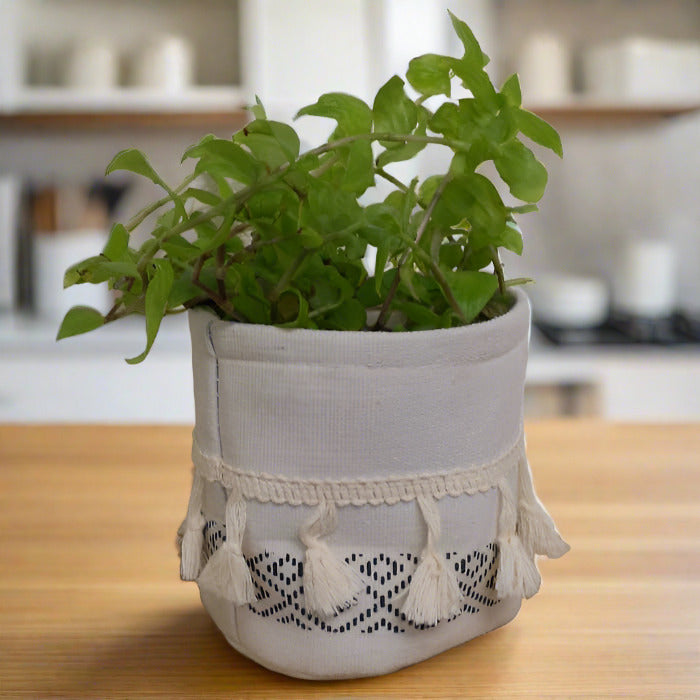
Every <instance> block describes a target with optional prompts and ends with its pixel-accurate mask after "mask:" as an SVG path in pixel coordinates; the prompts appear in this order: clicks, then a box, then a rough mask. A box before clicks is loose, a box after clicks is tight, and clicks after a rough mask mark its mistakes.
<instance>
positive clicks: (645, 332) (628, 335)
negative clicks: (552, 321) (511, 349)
mask: <svg viewBox="0 0 700 700" xmlns="http://www.w3.org/2000/svg"><path fill="white" fill-rule="evenodd" d="M534 325H535V326H536V327H537V328H538V329H539V331H540V332H541V333H542V335H543V336H544V337H545V338H546V339H547V340H549V341H550V342H551V343H553V344H554V345H654V346H672V345H693V344H698V345H700V317H691V316H688V315H686V314H682V313H677V314H674V315H673V316H670V317H668V318H662V319H648V318H637V317H624V316H611V317H610V318H609V319H608V320H607V321H606V322H605V323H603V324H602V325H600V326H596V327H594V328H559V327H556V326H551V325H548V324H545V323H540V322H538V321H535V322H534Z"/></svg>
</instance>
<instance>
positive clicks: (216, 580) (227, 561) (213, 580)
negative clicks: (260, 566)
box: [197, 491, 255, 605]
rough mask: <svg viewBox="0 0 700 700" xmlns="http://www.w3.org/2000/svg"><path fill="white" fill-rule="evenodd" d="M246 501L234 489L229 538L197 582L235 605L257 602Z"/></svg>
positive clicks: (230, 501)
mask: <svg viewBox="0 0 700 700" xmlns="http://www.w3.org/2000/svg"><path fill="white" fill-rule="evenodd" d="M245 521H246V505H245V501H244V500H243V498H241V496H240V494H239V493H236V492H235V491H231V493H230V494H229V497H228V500H227V501H226V540H225V541H224V543H223V544H222V545H221V547H219V549H217V550H216V552H215V553H214V554H213V555H212V557H211V558H210V559H209V561H208V562H207V564H206V566H205V567H204V570H203V571H202V573H201V574H200V576H199V578H198V579H197V582H198V583H199V585H200V586H202V588H205V589H207V590H210V591H212V592H213V593H216V594H217V595H219V596H221V597H222V598H225V599H226V600H230V601H231V602H232V603H234V604H235V605H244V604H245V603H254V602H255V586H254V585H253V579H252V578H251V575H250V570H249V569H248V564H247V563H246V560H245V557H244V556H243V549H242V546H243V534H244V531H245Z"/></svg>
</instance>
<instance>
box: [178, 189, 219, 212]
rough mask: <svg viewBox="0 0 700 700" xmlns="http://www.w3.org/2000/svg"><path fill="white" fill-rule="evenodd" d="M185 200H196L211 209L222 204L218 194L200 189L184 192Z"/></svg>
mask: <svg viewBox="0 0 700 700" xmlns="http://www.w3.org/2000/svg"><path fill="white" fill-rule="evenodd" d="M182 196H183V199H196V200H197V201H198V202H201V203H202V204H206V205H208V206H210V207H215V206H217V205H218V204H221V197H220V196H219V195H218V194H214V193H213V192H209V190H202V189H200V188H198V187H188V188H187V189H186V190H185V191H184V192H183V195H182Z"/></svg>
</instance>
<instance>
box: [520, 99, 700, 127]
mask: <svg viewBox="0 0 700 700" xmlns="http://www.w3.org/2000/svg"><path fill="white" fill-rule="evenodd" d="M525 106H526V108H527V109H529V110H530V111H532V112H535V113H536V114H539V115H540V116H541V117H543V118H544V119H547V120H561V119H566V120H577V121H586V122H604V121H626V122H634V121H650V120H658V119H665V118H669V117H677V116H681V115H683V114H691V113H693V112H699V111H700V98H698V99H690V98H689V99H687V100H682V101H680V100H619V101H611V100H600V99H596V98H592V97H587V96H572V97H570V98H568V99H566V100H563V101H558V102H541V103H533V104H528V105H525Z"/></svg>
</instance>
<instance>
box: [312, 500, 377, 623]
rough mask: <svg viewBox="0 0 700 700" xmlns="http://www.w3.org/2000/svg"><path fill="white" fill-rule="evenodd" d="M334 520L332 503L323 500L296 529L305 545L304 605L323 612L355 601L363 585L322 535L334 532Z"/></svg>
mask: <svg viewBox="0 0 700 700" xmlns="http://www.w3.org/2000/svg"><path fill="white" fill-rule="evenodd" d="M337 524H338V514H337V512H336V508H335V504H334V503H333V502H332V501H326V500H324V501H322V502H321V503H320V505H319V507H318V510H317V511H316V513H315V514H314V515H313V517H312V518H311V519H310V520H308V521H307V522H306V523H304V524H303V525H302V527H301V529H300V530H299V538H300V539H301V541H302V542H303V543H304V545H305V546H306V559H305V561H304V577H303V583H304V596H305V598H306V607H307V608H308V609H309V610H313V611H314V612H316V613H320V614H322V615H325V616H330V615H335V614H337V613H338V612H340V611H341V610H344V609H345V608H348V607H350V606H351V605H354V604H355V603H357V595H358V593H359V592H360V591H361V590H362V588H363V586H364V583H363V581H362V579H361V577H360V576H359V574H357V573H356V572H355V571H354V570H353V569H352V568H351V567H350V566H349V565H348V564H346V563H345V562H344V561H342V560H341V559H339V558H338V557H337V556H336V555H335V554H334V553H333V552H332V551H331V549H330V548H329V547H328V545H327V544H326V543H325V542H324V541H323V540H322V539H321V538H322V537H324V536H326V535H328V534H330V533H331V532H333V530H335V528H336V526H337Z"/></svg>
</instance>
